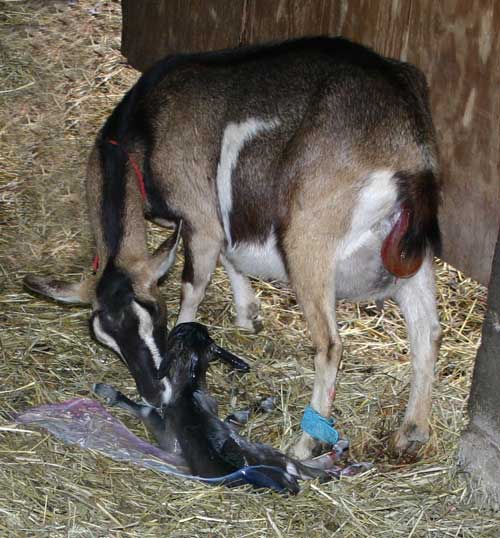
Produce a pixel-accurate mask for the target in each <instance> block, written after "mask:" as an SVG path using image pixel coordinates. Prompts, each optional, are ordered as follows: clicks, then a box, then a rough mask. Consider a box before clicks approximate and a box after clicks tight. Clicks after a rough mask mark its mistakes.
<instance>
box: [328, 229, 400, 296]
mask: <svg viewBox="0 0 500 538" xmlns="http://www.w3.org/2000/svg"><path fill="white" fill-rule="evenodd" d="M381 246H382V236H381V235H379V234H378V233H375V232H373V231H371V230H369V231H367V232H365V233H364V234H363V235H362V237H360V238H359V241H358V244H357V246H356V248H354V249H350V250H349V251H348V252H342V251H341V252H339V254H338V256H337V259H336V262H335V296H336V297H337V299H348V300H350V301H363V300H376V299H384V298H386V297H389V296H390V295H391V294H392V292H393V291H394V289H395V287H396V284H397V282H398V279H397V278H396V277H395V276H393V275H391V274H390V273H389V272H388V271H387V269H386V268H385V267H384V265H383V263H382V257H381V255H380V249H381Z"/></svg>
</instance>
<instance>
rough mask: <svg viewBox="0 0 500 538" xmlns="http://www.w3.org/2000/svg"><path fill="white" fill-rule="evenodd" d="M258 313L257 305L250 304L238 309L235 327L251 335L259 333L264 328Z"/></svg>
mask: <svg viewBox="0 0 500 538" xmlns="http://www.w3.org/2000/svg"><path fill="white" fill-rule="evenodd" d="M259 312H260V305H259V303H250V304H249V305H247V306H246V307H244V308H241V309H238V316H237V317H236V325H237V326H238V327H241V328H243V329H246V330H247V331H250V332H252V333H255V334H257V333H259V332H260V331H262V328H263V326H264V325H263V323H262V318H261V317H260V315H259Z"/></svg>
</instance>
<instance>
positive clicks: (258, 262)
mask: <svg viewBox="0 0 500 538" xmlns="http://www.w3.org/2000/svg"><path fill="white" fill-rule="evenodd" d="M225 256H226V257H227V258H228V259H229V261H230V262H231V263H232V264H233V265H234V267H236V269H237V270H238V271H239V272H240V273H243V274H245V275H252V276H256V277H259V278H262V279H263V280H266V279H267V280H279V281H281V282H287V281H288V275H287V272H286V269H285V264H284V263H283V258H282V256H281V254H280V252H279V249H278V246H277V240H276V234H275V233H274V231H272V232H271V233H270V234H269V235H268V237H267V239H266V241H265V242H264V243H247V242H241V243H238V244H237V245H235V246H233V247H230V248H228V249H227V250H226V252H225Z"/></svg>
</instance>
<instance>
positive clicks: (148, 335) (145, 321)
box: [132, 301, 162, 369]
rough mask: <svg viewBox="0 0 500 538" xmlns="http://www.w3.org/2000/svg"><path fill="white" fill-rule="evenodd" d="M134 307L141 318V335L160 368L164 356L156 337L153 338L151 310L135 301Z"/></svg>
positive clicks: (157, 366)
mask: <svg viewBox="0 0 500 538" xmlns="http://www.w3.org/2000/svg"><path fill="white" fill-rule="evenodd" d="M132 308H133V310H134V312H135V313H136V315H137V317H138V318H139V336H140V337H141V338H142V340H143V341H144V343H145V344H146V347H147V348H148V349H149V352H150V353H151V356H152V357H153V361H154V363H155V366H156V369H158V368H159V367H160V364H161V361H162V358H161V355H160V351H159V350H158V347H157V345H156V342H155V339H154V338H153V320H152V319H151V316H150V315H149V312H148V311H147V310H146V309H145V308H144V307H142V306H141V305H140V304H138V303H136V302H135V301H133V302H132Z"/></svg>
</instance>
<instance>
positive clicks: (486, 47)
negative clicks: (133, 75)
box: [122, 0, 500, 284]
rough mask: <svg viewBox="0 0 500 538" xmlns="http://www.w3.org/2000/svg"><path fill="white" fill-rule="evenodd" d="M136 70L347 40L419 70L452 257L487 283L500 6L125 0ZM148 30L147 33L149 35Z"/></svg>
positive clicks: (497, 140)
mask: <svg viewBox="0 0 500 538" xmlns="http://www.w3.org/2000/svg"><path fill="white" fill-rule="evenodd" d="M122 4H123V15H124V27H123V45H122V51H123V52H124V54H125V56H127V58H128V59H129V61H130V62H131V63H132V65H134V66H135V67H138V68H140V69H144V68H145V67H146V66H148V65H150V64H151V63H152V62H153V61H154V60H156V59H158V58H160V57H162V56H164V55H165V54H167V53H171V52H177V51H195V50H196V51H197V50H213V49H218V48H224V47H233V46H238V45H240V44H242V43H244V44H253V43H262V42H266V41H270V40H277V39H286V38H291V37H299V36H305V35H318V34H328V35H344V36H346V37H349V38H351V39H353V40H355V41H358V42H360V43H363V44H366V45H369V46H371V47H373V48H374V49H375V50H377V51H378V52H380V53H382V54H385V55H388V56H392V57H395V58H401V59H403V60H407V61H410V62H412V63H414V64H416V65H418V66H419V67H420V68H421V69H422V70H423V71H424V73H425V74H426V76H427V78H428V80H429V83H430V87H431V106H432V110H433V115H434V121H435V124H436V129H437V133H438V140H439V144H440V148H441V154H442V168H443V180H444V202H443V207H442V212H441V219H440V222H441V228H442V231H443V246H444V252H443V258H444V259H445V260H446V261H448V262H450V263H452V264H453V265H455V266H456V267H458V268H459V269H461V270H462V271H464V272H465V273H466V274H468V275H470V276H472V277H473V278H475V279H477V280H479V281H480V282H482V283H485V284H486V283H487V282H488V278H489V274H490V268H491V262H492V259H493V250H494V245H495V240H496V231H497V229H498V224H499V219H500V127H499V126H500V90H499V88H500V2H499V1H498V0H440V1H439V2H436V1H433V0H210V2H208V1H207V2H205V1H203V0H156V1H153V0H143V1H141V2H137V1H136V0H122ZM145 29H147V31H145Z"/></svg>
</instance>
